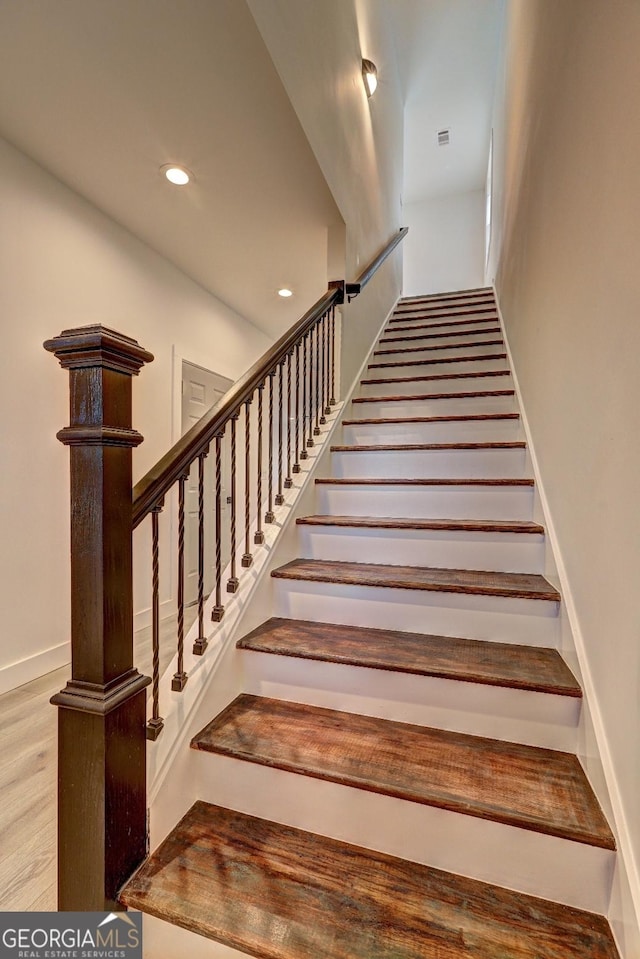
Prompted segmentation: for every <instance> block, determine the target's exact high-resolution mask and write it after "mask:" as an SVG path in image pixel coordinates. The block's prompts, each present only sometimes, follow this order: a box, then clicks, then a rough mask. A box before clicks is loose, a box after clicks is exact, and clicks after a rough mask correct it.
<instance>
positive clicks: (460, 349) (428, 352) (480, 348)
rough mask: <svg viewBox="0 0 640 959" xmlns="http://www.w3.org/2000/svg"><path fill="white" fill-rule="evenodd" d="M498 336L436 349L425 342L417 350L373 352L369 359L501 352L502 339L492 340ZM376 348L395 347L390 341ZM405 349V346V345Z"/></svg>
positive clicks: (391, 359) (437, 357) (388, 360)
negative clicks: (409, 351) (463, 344)
mask: <svg viewBox="0 0 640 959" xmlns="http://www.w3.org/2000/svg"><path fill="white" fill-rule="evenodd" d="M499 339H500V337H499V336H487V337H485V338H484V340H485V341H484V342H483V340H482V337H480V338H479V339H478V342H477V343H474V345H473V346H456V345H455V344H451V345H449V344H444V343H441V344H440V345H439V346H438V348H437V349H435V350H434V349H433V346H432V344H431V343H427V344H426V345H425V346H420V348H419V349H418V351H417V352H415V353H414V352H411V353H406V352H394V353H382V354H380V353H374V354H373V358H372V360H371V362H372V363H395V362H403V361H407V360H437V359H445V357H455V356H482V355H484V354H486V353H503V352H504V344H503V343H502V341H500V342H499V343H496V342H494V341H495V340H499ZM463 342H464V343H470V342H471V340H466V339H465V340H464V341H463ZM398 346H399V347H400V348H401V349H403V347H402V343H399V344H398ZM409 346H410V347H411V348H412V349H416V347H415V345H414V344H413V343H411V344H409ZM443 346H446V349H442V347H443ZM376 349H383V350H387V349H395V345H394V344H393V343H391V344H390V345H389V346H387V345H384V346H381V347H376ZM405 349H406V347H405Z"/></svg>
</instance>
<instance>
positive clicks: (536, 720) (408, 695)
mask: <svg viewBox="0 0 640 959" xmlns="http://www.w3.org/2000/svg"><path fill="white" fill-rule="evenodd" d="M242 659H243V666H244V679H245V686H244V689H245V691H246V692H248V693H253V694H255V695H256V696H266V697H269V698H273V699H285V700H288V701H289V702H294V703H307V704H308V705H310V706H321V707H325V708H327V709H338V710H341V711H343V712H350V713H357V714H359V715H364V716H376V717H378V718H380V719H389V720H393V721H395V722H403V723H413V724H415V725H418V726H432V727H435V728H438V729H450V730H453V731H455V732H461V733H468V734H470V735H475V736H488V737H489V738H491V739H502V740H506V741H507V742H519V743H527V744H528V745H530V746H542V747H545V748H547V749H560V750H563V751H565V752H575V749H576V739H577V726H578V719H579V715H580V705H581V700H580V699H573V698H571V697H569V696H556V695H549V694H546V693H536V692H531V691H528V690H523V689H506V688H502V687H499V686H487V685H483V684H481V683H467V682H460V681H457V680H451V679H442V678H438V677H434V676H415V675H411V674H409V673H399V672H393V671H390V670H384V669H372V668H368V667H362V666H346V665H342V664H340V663H324V662H319V661H317V660H308V659H297V658H295V657H292V656H275V655H272V654H267V653H257V652H253V651H250V650H245V651H242Z"/></svg>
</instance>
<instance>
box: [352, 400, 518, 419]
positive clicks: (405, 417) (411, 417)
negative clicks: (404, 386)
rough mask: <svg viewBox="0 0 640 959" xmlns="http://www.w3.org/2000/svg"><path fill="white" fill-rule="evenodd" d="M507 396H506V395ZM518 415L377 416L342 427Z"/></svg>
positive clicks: (497, 417) (506, 417)
mask: <svg viewBox="0 0 640 959" xmlns="http://www.w3.org/2000/svg"><path fill="white" fill-rule="evenodd" d="M507 395H508V394H507ZM519 418H520V417H519V414H518V413H487V414H485V413H471V414H470V415H468V416H464V415H460V416H378V417H370V418H367V419H359V420H343V421H342V425H343V426H363V425H369V426H371V425H376V426H381V425H383V424H385V423H439V422H441V421H443V420H444V421H445V422H452V421H453V422H457V421H464V420H474V419H492V420H493V419H497V420H502V419H510V420H517V419H519Z"/></svg>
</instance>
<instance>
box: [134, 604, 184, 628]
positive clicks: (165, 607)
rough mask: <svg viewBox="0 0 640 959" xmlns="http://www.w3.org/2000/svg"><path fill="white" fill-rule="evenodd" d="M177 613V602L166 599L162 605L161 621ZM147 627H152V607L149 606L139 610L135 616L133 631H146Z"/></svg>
mask: <svg viewBox="0 0 640 959" xmlns="http://www.w3.org/2000/svg"><path fill="white" fill-rule="evenodd" d="M174 611H175V601H174V600H172V599H165V600H163V601H162V602H161V603H160V619H161V620H162V619H167V617H169V616H171V614H172V613H173V612H174ZM147 626H151V607H150V606H147V608H146V609H139V610H138V611H137V613H134V614H133V631H134V633H137V632H138V630H139V629H146V627H147Z"/></svg>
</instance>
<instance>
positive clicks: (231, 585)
mask: <svg viewBox="0 0 640 959" xmlns="http://www.w3.org/2000/svg"><path fill="white" fill-rule="evenodd" d="M239 416H240V414H239V413H234V414H233V416H232V417H231V535H230V542H231V576H230V577H229V579H228V581H227V592H228V593H235V592H236V590H237V589H238V586H239V585H240V581H239V579H238V576H237V574H236V424H237V422H238V417H239Z"/></svg>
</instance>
